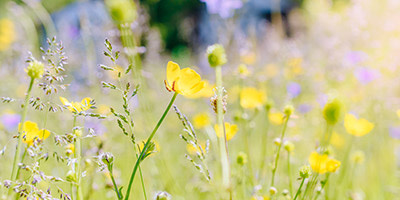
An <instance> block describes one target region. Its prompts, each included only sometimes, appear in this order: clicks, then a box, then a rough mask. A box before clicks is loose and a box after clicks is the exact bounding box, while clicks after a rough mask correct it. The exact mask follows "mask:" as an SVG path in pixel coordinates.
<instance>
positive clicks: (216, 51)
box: [207, 44, 227, 67]
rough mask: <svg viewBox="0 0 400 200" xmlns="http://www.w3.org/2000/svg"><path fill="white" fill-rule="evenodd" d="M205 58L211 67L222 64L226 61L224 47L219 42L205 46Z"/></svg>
mask: <svg viewBox="0 0 400 200" xmlns="http://www.w3.org/2000/svg"><path fill="white" fill-rule="evenodd" d="M207 59H208V63H209V64H210V66H211V67H217V66H222V65H224V64H225V63H226V62H227V59H226V54H225V49H224V47H223V46H222V45H220V44H214V45H212V46H209V47H208V48H207Z"/></svg>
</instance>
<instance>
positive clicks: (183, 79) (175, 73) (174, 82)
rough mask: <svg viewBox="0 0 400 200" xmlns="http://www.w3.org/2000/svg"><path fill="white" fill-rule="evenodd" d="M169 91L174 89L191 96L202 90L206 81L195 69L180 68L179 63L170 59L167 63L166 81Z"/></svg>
mask: <svg viewBox="0 0 400 200" xmlns="http://www.w3.org/2000/svg"><path fill="white" fill-rule="evenodd" d="M164 83H165V87H166V88H167V90H168V91H174V92H177V93H178V94H181V95H183V96H189V95H192V94H195V93H197V92H199V91H200V90H202V89H203V88H204V86H205V82H204V81H202V80H201V77H200V75H199V74H198V73H197V72H195V71H194V70H193V69H190V68H185V69H182V70H181V69H180V67H179V65H178V64H176V63H174V62H172V61H169V62H168V65H167V80H166V81H164Z"/></svg>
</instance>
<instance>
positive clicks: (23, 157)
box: [17, 148, 27, 179]
mask: <svg viewBox="0 0 400 200" xmlns="http://www.w3.org/2000/svg"><path fill="white" fill-rule="evenodd" d="M26 150H27V148H25V150H24V153H23V154H22V157H21V162H22V163H23V162H24V159H25V156H26ZM20 171H21V170H20V168H19V167H18V169H17V179H18V178H19V172H20Z"/></svg>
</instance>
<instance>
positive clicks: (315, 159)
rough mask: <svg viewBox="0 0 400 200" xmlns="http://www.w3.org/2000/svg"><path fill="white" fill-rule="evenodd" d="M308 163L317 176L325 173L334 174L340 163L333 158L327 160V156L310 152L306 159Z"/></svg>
mask: <svg viewBox="0 0 400 200" xmlns="http://www.w3.org/2000/svg"><path fill="white" fill-rule="evenodd" d="M308 162H309V163H310V165H311V169H312V170H313V171H314V172H317V173H319V174H325V173H326V172H332V173H333V172H336V170H337V169H339V167H340V164H341V163H340V161H338V160H335V159H333V158H329V157H328V155H327V154H322V155H321V154H319V153H317V152H315V151H314V152H312V153H311V155H310V157H309V158H308Z"/></svg>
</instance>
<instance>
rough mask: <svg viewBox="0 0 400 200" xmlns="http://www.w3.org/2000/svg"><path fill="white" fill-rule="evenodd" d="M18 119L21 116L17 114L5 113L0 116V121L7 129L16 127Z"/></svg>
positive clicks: (19, 119)
mask: <svg viewBox="0 0 400 200" xmlns="http://www.w3.org/2000/svg"><path fill="white" fill-rule="evenodd" d="M20 121H21V116H20V115H18V114H12V113H6V114H3V115H2V116H1V117H0V122H1V123H2V124H3V125H4V127H5V128H6V129H7V130H8V131H12V130H14V129H16V128H17V126H18V124H19V122H20Z"/></svg>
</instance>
